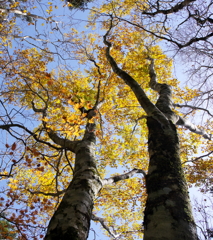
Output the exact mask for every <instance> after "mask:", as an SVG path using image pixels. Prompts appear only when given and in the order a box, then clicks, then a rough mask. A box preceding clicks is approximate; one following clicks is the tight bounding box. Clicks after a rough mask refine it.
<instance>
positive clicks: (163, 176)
mask: <svg viewBox="0 0 213 240" xmlns="http://www.w3.org/2000/svg"><path fill="white" fill-rule="evenodd" d="M147 125H148V129H149V155H150V163H149V170H148V175H147V177H146V185H147V194H148V198H147V203H146V209H145V217H144V240H197V239H198V237H197V232H196V226H195V224H194V221H193V217H192V212H191V207H190V201H189V196H188V189H187V185H186V181H185V178H184V174H183V170H182V167H181V161H180V157H179V141H178V135H177V132H176V127H175V125H174V124H172V122H170V126H168V127H167V129H162V127H161V125H160V124H159V122H158V121H156V120H155V119H153V118H152V117H148V119H147Z"/></svg>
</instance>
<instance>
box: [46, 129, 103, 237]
mask: <svg viewBox="0 0 213 240" xmlns="http://www.w3.org/2000/svg"><path fill="white" fill-rule="evenodd" d="M94 141H95V135H94V132H93V131H92V130H91V131H90V130H89V131H87V133H86V134H85V137H84V139H83V140H82V141H80V142H79V143H78V144H77V147H76V150H75V154H76V160H75V168H74V175H73V180H72V182H71V183H70V185H69V187H68V189H67V191H66V193H65V195H64V197H63V199H62V201H61V203H60V205H59V207H58V209H57V210H56V212H55V214H54V215H53V217H52V219H51V220H50V223H49V226H48V230H47V234H46V237H45V240H85V239H87V237H88V232H89V228H90V220H91V216H92V209H93V202H94V198H95V197H96V195H97V193H98V192H99V190H100V189H101V187H102V185H101V181H100V177H99V174H98V171H97V169H96V163H95V158H94V147H95V143H94Z"/></svg>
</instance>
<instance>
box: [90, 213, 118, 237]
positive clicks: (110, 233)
mask: <svg viewBox="0 0 213 240" xmlns="http://www.w3.org/2000/svg"><path fill="white" fill-rule="evenodd" d="M92 220H93V221H96V222H100V224H101V226H102V227H103V228H104V229H105V230H106V231H107V232H108V233H109V235H110V236H111V237H113V238H114V239H116V238H118V237H119V236H120V234H115V233H113V232H112V231H111V230H110V229H109V227H108V226H107V225H106V224H105V220H104V219H103V218H100V217H97V216H95V215H94V214H92Z"/></svg>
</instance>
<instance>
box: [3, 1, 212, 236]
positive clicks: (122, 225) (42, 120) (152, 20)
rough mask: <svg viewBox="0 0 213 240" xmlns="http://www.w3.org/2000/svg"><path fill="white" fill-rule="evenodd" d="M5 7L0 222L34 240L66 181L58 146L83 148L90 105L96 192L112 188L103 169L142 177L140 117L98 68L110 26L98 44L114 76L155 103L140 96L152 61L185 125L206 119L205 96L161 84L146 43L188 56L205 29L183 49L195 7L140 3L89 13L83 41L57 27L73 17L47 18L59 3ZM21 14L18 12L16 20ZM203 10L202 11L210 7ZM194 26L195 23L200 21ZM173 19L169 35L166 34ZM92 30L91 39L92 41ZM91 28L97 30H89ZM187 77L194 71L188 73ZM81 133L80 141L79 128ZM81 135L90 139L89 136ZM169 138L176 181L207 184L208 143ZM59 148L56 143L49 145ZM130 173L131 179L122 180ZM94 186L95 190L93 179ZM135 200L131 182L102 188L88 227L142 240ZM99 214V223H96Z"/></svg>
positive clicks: (103, 65)
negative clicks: (178, 164)
mask: <svg viewBox="0 0 213 240" xmlns="http://www.w3.org/2000/svg"><path fill="white" fill-rule="evenodd" d="M5 3H6V4H7V6H8V8H9V9H10V11H7V13H8V15H7V16H6V17H5V19H4V20H3V21H2V23H1V33H2V34H1V38H2V44H1V52H2V53H1V74H2V89H1V96H2V102H1V106H2V112H3V113H2V116H1V121H2V123H1V129H2V130H6V131H7V132H8V134H9V135H5V134H4V133H3V135H2V146H3V147H2V154H3V155H2V156H4V157H3V158H2V172H1V176H2V179H5V180H4V181H5V184H4V188H3V189H2V191H1V193H2V203H1V204H2V212H4V211H7V212H10V214H9V215H7V216H8V217H7V219H8V220H9V221H10V222H12V223H14V224H15V226H16V227H17V231H18V232H19V234H20V236H21V237H22V238H23V239H30V238H33V237H37V238H39V237H40V238H43V237H44V235H45V232H44V231H45V228H46V226H47V225H48V221H49V220H50V218H51V216H52V215H53V212H54V211H55V209H56V208H57V206H58V204H59V202H60V201H61V199H62V196H63V194H64V193H65V192H66V189H67V188H68V185H69V183H70V182H71V180H72V179H73V177H72V174H73V172H74V173H75V171H76V167H75V163H74V161H75V159H74V155H73V154H72V153H71V152H72V151H73V148H72V149H69V147H68V146H67V145H66V144H65V142H69V141H72V143H76V142H79V141H81V140H82V139H83V137H84V134H85V127H86V124H87V120H88V119H87V112H86V111H87V110H89V109H92V108H93V107H94V106H95V103H96V101H97V99H98V101H102V100H103V102H102V105H101V106H100V108H99V112H97V113H96V118H97V119H96V121H97V131H96V138H97V147H96V155H95V158H96V164H97V166H95V168H96V167H97V169H98V171H99V174H100V179H102V185H104V184H105V183H109V182H112V183H114V182H115V181H117V180H118V179H122V177H121V178H118V177H117V178H112V179H110V180H103V179H104V178H105V176H108V177H109V175H106V174H107V171H111V169H113V168H114V169H116V168H118V167H119V169H118V170H117V172H118V173H123V172H124V171H125V173H129V175H128V174H127V175H123V178H127V177H129V176H130V175H132V173H137V172H138V173H144V172H143V171H146V170H147V167H148V154H147V149H146V148H147V147H146V142H147V129H146V126H145V125H144V123H145V121H146V114H147V113H145V112H144V111H143V110H142V109H141V107H140V105H139V103H138V101H137V100H136V98H135V96H134V95H133V92H132V91H130V89H129V88H128V86H126V84H125V83H124V82H123V81H122V79H120V78H118V77H117V75H116V74H114V73H113V72H112V71H111V66H110V64H109V62H108V60H107V58H106V52H105V48H106V47H105V45H104V44H103V39H102V37H103V35H104V34H105V33H106V31H108V30H109V26H110V22H111V21H112V24H113V26H114V28H113V30H112V32H111V34H110V35H109V36H108V37H109V38H108V41H110V42H111V43H112V49H111V55H112V56H113V57H114V59H115V61H116V62H117V64H118V66H119V67H120V68H121V69H122V70H124V71H125V72H126V73H129V74H130V75H131V76H132V77H133V78H134V79H135V80H136V81H137V82H138V84H139V85H140V86H141V87H142V88H143V89H144V91H145V92H146V94H147V95H148V97H149V99H150V100H151V101H152V102H153V103H155V101H156V100H157V94H156V93H155V91H153V90H151V89H150V88H149V82H150V72H149V66H150V60H149V59H147V58H148V56H149V55H150V57H152V59H154V71H155V72H156V75H157V79H158V81H159V82H160V83H166V84H169V85H171V86H173V101H174V103H175V104H176V106H178V107H184V106H188V108H187V109H190V111H191V112H190V111H189V112H185V111H184V112H183V114H182V115H181V114H180V113H178V114H179V115H181V116H182V117H183V116H184V114H187V115H188V117H189V116H193V114H195V112H196V110H200V111H202V109H203V112H205V113H207V114H209V115H210V116H211V112H210V109H206V106H205V105H203V104H204V103H205V102H206V101H207V99H206V97H205V96H206V94H209V96H211V90H210V89H209V91H204V90H203V89H202V88H201V87H203V86H204V84H203V85H202V84H201V85H200V86H201V87H199V88H197V87H196V89H191V88H189V87H188V86H187V87H186V88H185V89H184V90H181V89H180V88H179V86H178V81H177V80H176V79H174V78H173V77H172V74H171V59H170V58H168V57H167V56H166V55H165V54H164V53H163V52H162V50H161V49H160V47H159V46H157V45H156V43H158V40H159V39H160V38H162V39H164V40H166V41H168V42H169V43H173V45H172V46H176V47H175V48H174V50H178V48H181V51H180V52H183V53H184V51H183V50H184V49H186V50H185V52H188V50H187V49H190V50H192V49H195V45H198V47H199V46H200V43H205V42H206V44H210V43H208V40H209V39H210V37H211V36H209V35H210V33H209V30H206V29H207V27H209V28H210V27H211V26H210V25H208V23H209V21H206V22H204V23H203V24H206V25H208V26H206V25H205V26H204V28H200V29H199V30H198V31H197V34H201V35H199V36H197V37H195V36H194V35H190V34H189V35H187V36H192V38H189V37H188V38H187V39H186V40H184V38H182V37H180V36H181V35H179V34H178V33H179V32H180V29H181V30H182V36H183V35H184V36H185V35H186V27H185V26H184V24H188V23H189V22H190V21H192V22H193V23H197V21H200V20H196V19H195V18H197V17H196V16H194V17H192V16H191V15H190V14H192V9H193V7H194V8H195V5H193V4H194V3H196V1H193V2H190V1H187V2H186V1H182V2H173V3H172V5H171V3H168V5H165V3H164V4H163V5H162V6H161V2H160V1H158V2H156V3H154V2H146V4H145V3H144V2H141V1H138V2H135V4H132V2H128V1H124V2H121V1H117V2H116V1H113V2H111V1H110V2H109V3H108V2H107V3H105V4H104V5H102V6H100V7H99V8H97V7H96V8H94V9H93V10H92V11H91V15H90V21H89V22H87V24H88V27H89V30H86V31H85V32H83V33H81V32H80V31H78V30H77V29H75V28H74V26H75V25H74V23H76V21H74V19H72V22H71V23H69V25H66V24H68V21H70V19H71V18H69V15H70V16H71V17H72V14H73V12H67V14H66V16H65V17H60V18H58V17H57V16H58V15H60V14H61V12H62V11H64V10H61V9H60V5H59V4H60V3H58V4H57V5H55V3H52V2H51V1H50V2H48V3H46V2H45V3H42V4H40V5H37V6H36V7H37V8H35V3H33V2H21V3H17V2H16V3H15V5H14V3H11V2H9V1H6V2H5ZM64 4H65V3H64ZM94 4H96V3H94ZM196 4H197V3H196ZM21 5H22V6H23V7H24V10H20V8H21ZM89 6H90V5H88V7H89ZM91 6H92V5H91ZM208 6H209V7H211V4H209V5H208ZM57 8H59V9H57ZM16 9H19V10H20V11H24V12H23V13H27V16H31V17H32V16H34V19H32V21H31V22H29V21H26V19H20V18H17V17H16V16H13V13H14V12H15V10H16ZM206 9H208V8H207V7H206V6H204V7H203V10H202V11H203V12H205V14H206V15H205V16H206V19H207V18H209V17H210V16H209V15H208V14H209V12H208V11H207V10H206ZM169 12H170V13H171V14H170V15H168V13H169ZM130 13H131V14H130ZM187 13H188V14H189V15H190V17H188V15H187ZM173 14H174V16H173ZM36 16H38V17H36ZM150 16H151V17H150ZM159 16H160V17H159ZM168 16H169V17H168ZM170 16H171V17H170ZM177 16H178V17H177ZM203 16H204V15H201V13H200V17H202V19H204V17H203ZM112 17H113V18H112ZM179 18H180V23H178V24H179V25H178V29H177V27H176V26H175V25H174V24H175V23H176V22H175V20H176V19H179ZM66 19H67V20H66ZM112 19H113V20H112ZM170 19H172V20H170ZM183 19H184V20H183ZM15 20H16V24H14V22H15ZM63 20H64V21H63ZM185 20H187V21H185ZM62 21H63V23H62ZM138 21H140V22H138ZM169 21H170V22H171V21H174V23H173V24H171V26H170V29H169V28H168V26H167V25H166V24H167V23H168V22H169ZM141 22H142V23H143V24H141ZM156 22H158V25H157V24H156ZM72 23H73V25H71V24H72ZM42 25H44V26H45V28H44V26H42ZM68 26H69V30H68ZM95 26H96V30H95V31H92V30H91V28H94V27H95ZM63 27H64V28H63ZM71 27H72V29H71V30H70V28H71ZM100 28H102V30H98V29H100ZM25 29H26V30H27V32H25V31H24V30H25ZM174 29H177V32H174ZM187 30H188V31H189V30H190V29H188V28H187ZM21 31H22V32H21ZM103 31H104V32H103ZM201 31H203V32H202V33H201ZM204 33H205V34H206V35H204ZM208 34H209V35H208ZM177 36H178V38H177ZM205 36H206V37H205ZM201 37H203V38H202V39H201ZM204 37H205V39H204ZM195 38H196V41H195V40H191V39H195ZM199 38H200V39H199ZM171 39H173V40H171ZM203 40H205V41H203ZM174 41H176V42H177V43H176V42H174ZM190 41H191V42H190ZM188 43H190V44H188ZM182 45H183V46H182ZM9 46H12V48H10V47H9ZM162 46H164V45H162ZM172 46H171V50H173V49H172ZM32 47H33V48H32ZM170 56H171V54H170ZM182 56H184V55H182ZM190 56H191V55H190ZM195 59H196V58H195ZM70 60H78V61H79V62H78V63H79V64H80V65H79V66H80V69H77V68H78V63H76V62H70ZM195 65H196V64H195ZM196 68H198V69H199V67H198V65H196ZM207 80H208V77H207V79H206V80H204V82H205V83H206V84H205V86H206V87H207V86H209V85H208V84H207ZM98 92H99V98H97V94H98ZM203 98H204V99H206V100H205V101H203V102H200V103H202V104H201V105H196V104H195V103H197V104H198V100H199V101H201V100H202V99H203ZM180 100H181V101H182V103H181V102H180ZM200 103H199V104H200ZM181 109H182V108H181ZM192 110H193V111H192ZM201 113H202V112H201ZM205 122H206V124H205ZM118 123H119V124H118ZM196 123H198V122H196ZM89 124H92V123H90V122H89ZM211 124H212V123H211V121H210V120H209V119H208V117H207V116H206V115H205V116H204V117H203V122H202V128H203V129H204V130H205V128H206V132H207V133H206V134H210V133H211V131H210V128H211ZM88 130H89V132H90V129H88V128H86V131H88ZM53 133H54V134H53ZM90 134H92V135H94V132H93V131H91V132H90ZM204 134H205V133H204ZM179 135H180V139H181V148H180V149H181V158H182V161H183V163H185V164H184V165H183V166H184V168H185V171H186V173H189V174H188V175H186V176H187V177H188V180H189V181H190V182H191V183H194V182H197V183H199V182H201V183H203V182H208V184H211V183H210V181H211V179H210V178H209V176H210V172H211V168H212V163H211V152H212V146H211V142H210V141H207V140H204V139H203V138H200V136H198V135H195V134H194V133H188V132H186V130H185V129H184V128H180V129H179ZM11 136H12V137H11ZM56 136H57V137H58V138H57V140H56ZM54 137H55V138H54ZM62 139H63V143H61V142H59V140H60V141H62ZM203 143H205V144H203ZM201 147H202V150H203V151H204V153H203V155H206V156H208V157H209V158H207V159H205V158H202V157H199V155H198V157H191V156H193V155H194V154H196V153H197V151H198V149H199V148H201ZM70 150H71V151H70ZM189 162H191V163H190V164H188V163H189ZM186 163H187V164H186ZM132 169H135V170H134V171H133V172H131V170H132ZM90 170H91V169H90ZM91 171H92V170H91ZM113 171H114V172H115V171H116V170H113ZM129 171H130V172H129ZM93 173H94V172H93ZM118 173H117V174H118ZM134 176H138V175H134ZM116 179H117V180H116ZM95 180H96V181H97V183H99V180H98V178H97V179H96V178H95ZM6 183H7V185H6ZM145 192H146V189H145V184H144V179H143V177H142V176H141V175H139V177H137V178H136V177H134V178H133V179H128V180H125V181H119V182H117V183H116V184H111V185H106V186H104V187H103V188H102V190H101V191H100V192H99V194H98V195H97V199H96V200H95V201H94V205H95V206H94V213H95V214H97V216H95V215H94V216H92V215H90V216H89V218H90V217H92V218H93V219H94V220H100V217H102V220H103V219H104V220H105V221H104V224H103V225H102V226H104V227H105V228H106V229H107V230H108V233H107V234H109V235H110V236H111V237H115V236H120V237H121V238H123V239H139V238H142V237H141V235H142V227H141V220H142V217H143V213H142V212H143V207H144V204H145ZM93 198H94V197H93ZM100 210H101V211H102V214H101V215H98V211H100ZM102 223H103V221H102Z"/></svg>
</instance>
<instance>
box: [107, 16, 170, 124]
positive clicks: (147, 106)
mask: <svg viewBox="0 0 213 240" xmlns="http://www.w3.org/2000/svg"><path fill="white" fill-rule="evenodd" d="M111 29H112V21H111V25H110V28H109V30H108V31H107V32H106V34H105V35H104V37H103V40H104V44H105V45H106V46H107V48H106V57H107V60H108V62H109V63H110V65H111V67H112V70H113V71H114V73H116V74H117V75H118V76H119V77H120V78H121V79H123V81H124V82H125V83H126V84H127V85H128V86H129V87H130V88H131V89H132V91H133V93H134V94H135V96H136V98H137V99H138V102H139V103H140V105H141V107H142V108H143V109H144V111H145V112H146V114H147V115H148V116H150V117H153V118H155V119H156V120H157V121H158V122H160V124H161V126H162V127H168V126H169V123H168V120H167V118H166V117H165V116H164V114H163V113H162V112H161V111H160V110H159V109H158V108H157V107H156V106H155V105H154V104H153V103H152V102H151V101H150V100H149V98H148V97H147V96H146V94H145V92H144V91H143V89H142V88H141V86H140V85H139V84H138V83H137V82H136V81H135V80H134V79H133V78H132V77H131V76H130V75H129V74H128V73H127V72H125V71H123V70H122V69H120V68H119V67H118V65H117V63H116V61H115V60H114V58H113V57H112V56H111V55H110V48H111V45H112V44H111V43H110V42H109V41H108V40H107V36H108V34H109V32H110V30H111Z"/></svg>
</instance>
